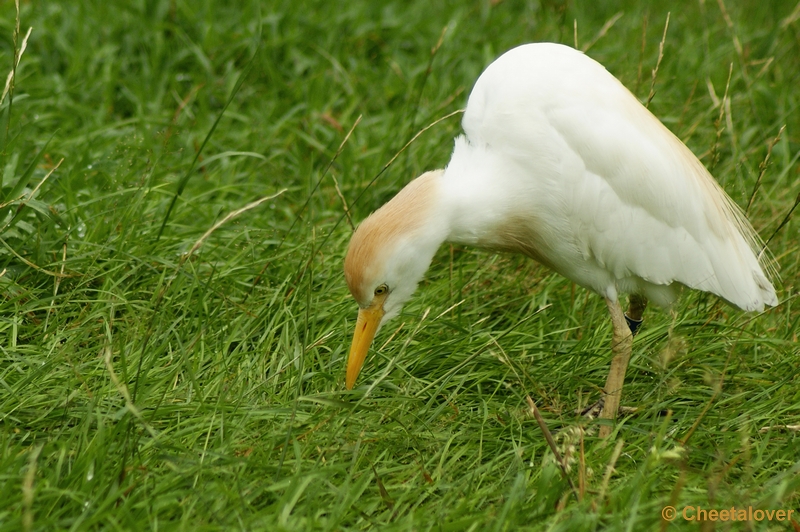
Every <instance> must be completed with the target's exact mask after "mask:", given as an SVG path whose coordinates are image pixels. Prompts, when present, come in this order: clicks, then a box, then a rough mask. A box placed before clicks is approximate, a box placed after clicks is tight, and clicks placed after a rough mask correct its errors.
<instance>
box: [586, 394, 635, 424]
mask: <svg viewBox="0 0 800 532" xmlns="http://www.w3.org/2000/svg"><path fill="white" fill-rule="evenodd" d="M605 404H606V400H605V397H601V398H600V399H598V400H597V401H596V402H594V403H592V404H590V405H589V406H586V407H584V408H582V409H579V410H578V411H577V412H576V413H577V414H578V415H579V416H583V417H585V418H586V419H588V420H590V421H591V420H592V419H597V418H598V417H600V412H602V411H603V407H604V406H605ZM638 411H639V408H638V407H635V406H620V407H619V408H618V409H617V416H626V415H629V414H635V413H636V412H638Z"/></svg>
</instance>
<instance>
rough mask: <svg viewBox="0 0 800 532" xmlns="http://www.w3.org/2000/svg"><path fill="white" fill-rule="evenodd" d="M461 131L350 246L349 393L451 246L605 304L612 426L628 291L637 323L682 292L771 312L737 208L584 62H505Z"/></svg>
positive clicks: (607, 409) (551, 52)
mask: <svg viewBox="0 0 800 532" xmlns="http://www.w3.org/2000/svg"><path fill="white" fill-rule="evenodd" d="M463 127H464V132H465V133H466V135H464V136H460V137H458V138H456V139H455V149H454V150H453V155H452V157H451V159H450V162H449V163H448V165H447V167H446V168H445V169H444V170H434V171H431V172H427V173H425V174H423V175H422V176H420V177H418V178H417V179H415V180H413V181H411V182H410V183H409V184H408V185H407V186H406V187H405V188H403V189H402V190H401V191H400V192H399V193H398V194H397V195H396V196H395V197H394V198H393V199H392V200H390V201H389V202H388V203H386V205H384V206H383V207H381V208H380V209H379V210H377V211H376V212H374V213H373V214H372V215H371V216H370V217H368V218H367V219H366V220H364V221H363V222H362V223H361V225H360V226H359V227H358V229H357V230H356V232H355V233H354V235H353V238H352V240H351V241H350V246H349V248H348V251H347V257H346V259H345V268H344V269H345V277H346V280H347V285H348V287H349V288H350V292H351V293H352V294H353V297H354V298H355V299H356V301H357V302H358V305H359V307H360V309H359V312H358V320H357V323H356V329H355V334H354V337H353V343H352V347H351V350H350V354H349V357H348V361H347V379H346V385H347V388H348V389H351V388H352V387H353V385H354V383H355V381H356V378H357V377H358V374H359V372H360V370H361V366H362V365H363V362H364V359H365V358H366V355H367V351H368V349H369V346H370V344H371V343H372V340H373V338H374V336H375V333H376V332H377V331H378V329H379V327H380V326H381V325H382V324H383V323H386V322H387V321H388V320H390V319H391V318H392V317H394V316H396V315H397V314H398V313H399V312H400V309H401V308H402V306H403V304H404V303H405V302H406V301H407V300H408V299H409V298H410V297H411V295H412V293H413V292H414V290H415V289H416V287H417V284H418V283H419V281H420V280H421V279H422V277H423V275H424V274H425V271H426V270H427V269H428V267H429V266H430V263H431V260H432V258H433V256H434V254H435V253H436V250H437V249H438V248H439V246H440V245H442V243H444V242H451V243H456V244H465V245H470V246H476V247H479V248H484V249H489V250H496V251H510V252H518V253H523V254H525V255H527V256H529V257H531V258H533V259H535V260H536V261H538V262H540V263H541V264H543V265H545V266H547V267H549V268H551V269H552V270H554V271H556V272H558V273H559V274H561V275H563V276H564V277H566V278H568V279H570V280H572V281H574V282H575V283H577V284H579V285H580V286H583V287H586V288H588V289H590V290H593V291H595V292H597V293H598V294H600V295H601V296H603V297H604V298H605V300H606V304H607V306H608V309H609V311H610V313H611V321H612V324H613V327H614V333H613V343H612V352H613V354H614V357H613V359H612V363H611V371H610V373H609V377H608V380H607V382H606V386H605V388H604V392H605V404H604V408H603V413H602V417H603V418H606V419H613V418H614V417H616V412H617V409H618V407H619V398H620V394H621V389H622V384H623V381H624V377H625V370H626V368H627V365H628V360H629V358H630V354H631V347H632V333H631V329H629V326H628V324H626V321H625V318H624V315H623V311H622V308H621V307H620V304H619V301H618V296H619V294H620V293H628V294H632V297H631V313H632V314H634V315H633V316H631V318H633V319H634V321H635V320H640V319H641V313H642V311H643V310H644V306H645V304H646V302H647V300H648V299H649V300H652V301H653V302H654V303H656V304H657V305H659V306H669V305H670V304H671V303H672V302H673V301H674V300H675V298H676V297H677V295H678V293H679V292H680V288H681V287H682V286H687V287H689V288H693V289H697V290H703V291H706V292H711V293H712V294H715V295H717V296H719V297H720V298H722V299H724V300H725V301H727V302H728V303H730V304H732V305H734V306H736V307H739V308H741V309H744V310H748V311H755V310H762V309H763V308H764V305H770V306H774V305H776V304H777V301H778V300H777V297H776V295H775V289H774V288H773V286H772V284H771V282H770V280H769V278H768V276H767V273H770V272H769V269H768V268H767V267H766V265H765V264H764V263H763V261H762V260H760V258H759V257H763V255H764V254H762V253H759V251H760V246H761V241H760V239H759V238H758V236H757V235H756V233H755V231H754V230H753V228H752V226H751V225H750V224H749V222H748V221H747V220H746V218H745V217H744V214H743V213H742V211H741V210H740V209H739V208H738V207H737V205H736V204H735V203H734V202H733V201H732V200H731V199H730V198H729V197H728V196H727V195H726V194H725V192H724V191H723V190H722V188H721V187H720V186H719V185H718V184H717V182H716V181H715V180H714V178H713V177H712V176H711V174H710V173H709V172H708V171H707V170H706V168H705V167H704V166H703V165H702V163H701V162H700V161H699V160H698V159H697V157H695V155H694V154H693V153H692V152H691V151H690V150H689V149H688V148H687V147H686V146H685V145H684V144H683V143H682V142H681V141H680V140H679V139H678V138H677V137H676V136H675V135H673V134H672V132H670V131H669V130H668V129H667V128H666V127H665V126H664V125H663V124H662V123H661V122H659V120H658V119H657V118H656V117H655V116H653V114H652V113H650V111H648V110H647V109H646V108H645V107H644V106H643V105H642V104H641V103H639V101H638V100H637V99H636V97H635V96H633V94H631V93H630V92H629V91H628V89H626V88H625V87H624V86H623V85H622V83H620V82H619V81H618V80H617V79H616V78H615V77H614V76H612V75H611V74H610V73H609V72H608V71H606V69H605V68H604V67H603V66H602V65H600V64H599V63H597V62H596V61H594V60H593V59H591V58H589V57H588V56H586V55H584V54H583V53H581V52H578V51H576V50H574V49H572V48H570V47H568V46H564V45H560V44H551V43H538V44H526V45H523V46H519V47H517V48H514V49H512V50H510V51H508V52H506V53H505V54H503V55H502V56H500V57H499V58H498V59H497V60H495V61H494V62H493V63H492V64H491V65H489V67H487V68H486V70H485V71H484V72H483V74H481V76H480V77H479V78H478V81H477V82H476V83H475V87H474V88H473V90H472V93H471V94H470V96H469V101H468V103H467V107H466V111H465V113H464V118H463ZM765 272H767V273H765ZM609 432H610V426H609V425H606V426H604V427H603V428H602V429H601V435H607V434H608V433H609ZM604 433H605V434H604Z"/></svg>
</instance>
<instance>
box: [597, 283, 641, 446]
mask: <svg viewBox="0 0 800 532" xmlns="http://www.w3.org/2000/svg"><path fill="white" fill-rule="evenodd" d="M606 305H607V306H608V312H609V313H610V314H611V324H612V325H613V327H614V334H613V339H612V341H611V352H612V353H613V355H614V358H612V359H611V369H610V371H609V372H608V379H606V386H605V390H604V392H605V397H604V399H605V401H604V404H603V412H602V413H601V414H600V417H601V418H602V419H614V418H616V417H617V410H618V409H619V400H620V397H621V396H622V385H623V384H624V382H625V370H627V369H628V361H629V360H630V358H631V350H632V348H633V334H632V333H631V330H630V328H629V327H628V323H627V322H626V321H625V314H624V313H623V312H622V307H621V306H620V304H619V301H617V300H616V299H614V300H611V299H606ZM642 310H644V308H643V306H642ZM611 428H612V427H611V426H610V425H603V426H601V427H600V437H601V438H605V437H606V436H608V435H609V434H611Z"/></svg>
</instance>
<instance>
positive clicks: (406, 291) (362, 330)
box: [344, 171, 448, 390]
mask: <svg viewBox="0 0 800 532" xmlns="http://www.w3.org/2000/svg"><path fill="white" fill-rule="evenodd" d="M440 175H441V171H434V172H428V173H426V174H423V175H421V176H420V177H418V178H417V179H415V180H414V181H412V182H411V183H409V184H408V185H407V186H406V187H405V188H404V189H403V190H401V191H400V192H399V193H398V194H397V195H396V196H395V197H394V198H392V199H391V200H390V201H389V202H388V203H387V204H386V205H384V206H383V207H381V208H380V209H378V210H377V211H375V212H374V213H373V214H372V215H371V216H370V217H369V218H367V219H366V220H364V221H363V222H362V223H361V225H359V227H358V229H357V230H356V232H355V233H354V234H353V238H352V239H351V240H350V246H349V247H348V249H347V257H346V258H345V261H344V274H345V279H346V280H347V286H348V288H350V293H351V294H353V297H354V298H355V300H356V302H357V303H358V306H359V310H358V319H357V321H356V329H355V333H354V334H353V344H352V346H351V347H350V355H349V357H348V359H347V379H346V384H347V389H348V390H349V389H352V388H353V385H354V384H355V382H356V378H357V377H358V374H359V372H360V371H361V366H362V365H363V364H364V359H365V358H366V356H367V351H368V350H369V346H370V344H371V343H372V339H373V338H374V337H375V334H376V333H377V332H378V329H379V328H380V326H381V325H382V324H383V323H385V322H387V321H388V320H390V319H391V318H393V317H395V316H396V315H397V314H399V313H400V310H401V309H402V308H403V304H404V303H405V302H406V301H408V299H409V298H410V297H411V295H412V294H413V293H414V290H416V288H417V284H418V283H419V281H420V280H421V279H422V276H423V275H424V274H425V271H426V270H427V269H428V266H430V263H431V259H432V258H433V255H434V254H435V253H436V250H437V249H438V248H439V246H440V245H441V243H442V242H443V241H444V240H445V238H446V237H447V233H448V227H447V218H446V216H445V213H444V212H443V209H441V202H440V201H438V195H439V193H438V187H437V178H438V177H439V176H440Z"/></svg>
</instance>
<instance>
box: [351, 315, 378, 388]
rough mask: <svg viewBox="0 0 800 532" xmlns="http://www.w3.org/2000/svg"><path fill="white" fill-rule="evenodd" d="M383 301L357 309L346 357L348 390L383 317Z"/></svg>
mask: <svg viewBox="0 0 800 532" xmlns="http://www.w3.org/2000/svg"><path fill="white" fill-rule="evenodd" d="M383 314H384V312H383V301H381V302H380V303H378V304H375V303H373V304H372V305H370V306H369V307H367V308H362V309H359V310H358V320H356V330H355V332H354V333H353V344H352V345H351V346H350V356H348V357H347V379H346V381H345V384H346V386H347V389H348V390H352V389H353V385H354V384H355V383H356V379H357V378H358V374H359V373H360V372H361V366H363V365H364V360H365V359H366V358H367V351H369V346H370V344H372V339H373V338H375V333H376V332H377V331H378V326H379V325H380V324H381V318H383Z"/></svg>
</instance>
